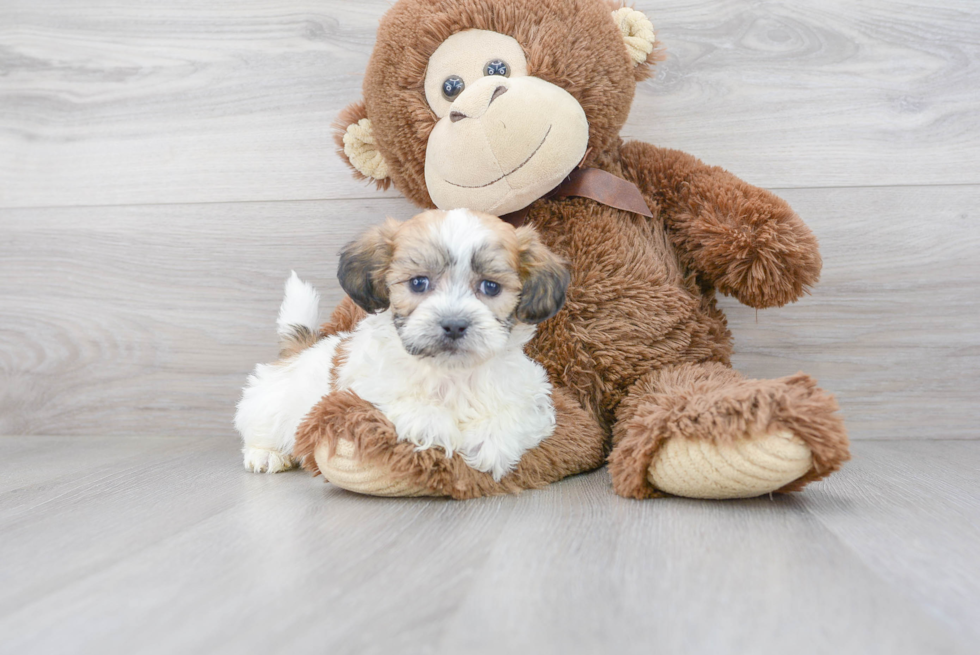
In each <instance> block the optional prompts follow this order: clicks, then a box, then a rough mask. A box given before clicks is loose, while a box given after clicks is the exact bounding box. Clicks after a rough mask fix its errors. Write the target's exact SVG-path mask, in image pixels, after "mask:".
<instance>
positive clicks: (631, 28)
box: [612, 7, 657, 66]
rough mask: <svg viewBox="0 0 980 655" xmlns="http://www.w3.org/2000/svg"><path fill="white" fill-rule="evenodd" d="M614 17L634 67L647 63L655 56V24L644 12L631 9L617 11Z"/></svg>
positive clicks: (613, 13) (623, 8)
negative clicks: (652, 55)
mask: <svg viewBox="0 0 980 655" xmlns="http://www.w3.org/2000/svg"><path fill="white" fill-rule="evenodd" d="M612 17H613V20H614V21H615V22H616V25H617V26H618V27H619V31H620V32H621V33H622V35H623V42H624V43H625V44H626V50H627V51H628V52H629V53H630V58H631V59H632V60H633V65H634V66H639V65H640V64H643V63H646V62H647V59H648V58H649V57H650V55H651V54H653V44H654V43H655V42H656V40H657V37H656V35H654V33H653V23H651V22H650V19H649V18H647V17H646V16H644V15H643V13H642V12H639V11H637V10H636V9H632V8H630V7H622V8H620V9H616V10H615V11H613V12H612Z"/></svg>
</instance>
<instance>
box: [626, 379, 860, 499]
mask: <svg viewBox="0 0 980 655" xmlns="http://www.w3.org/2000/svg"><path fill="white" fill-rule="evenodd" d="M613 442H614V445H613V451H612V454H610V456H609V471H610V473H611V475H612V480H613V488H614V489H615V490H616V493H618V494H619V495H621V496H626V497H627V498H650V497H653V496H658V495H663V494H672V495H676V496H686V497H689V498H717V499H723V498H751V497H753V496H762V495H765V494H768V493H771V492H774V491H779V492H787V491H799V490H800V489H802V488H803V487H804V486H806V485H807V484H808V483H810V482H813V481H815V480H819V479H821V478H824V477H826V476H828V475H830V474H831V473H833V472H834V471H836V470H837V469H838V468H840V466H841V464H843V463H844V462H845V461H847V459H848V458H849V457H850V455H849V453H848V440H847V433H846V432H845V431H844V423H843V421H842V420H841V418H840V416H839V415H838V413H837V402H836V401H835V400H834V399H833V397H831V396H829V395H828V394H826V393H824V392H823V391H822V390H821V389H820V388H818V387H817V385H816V382H815V381H814V380H813V379H812V378H810V377H809V376H807V375H804V374H803V373H797V374H796V375H791V376H788V377H785V378H779V379H776V380H748V379H746V378H744V377H742V375H741V374H740V373H738V372H737V371H734V370H732V369H731V368H729V367H727V366H725V365H723V364H720V363H715V362H706V363H699V364H681V365H677V366H671V367H666V368H662V369H657V370H656V371H652V372H650V373H649V374H647V375H646V376H644V377H643V378H641V379H640V380H639V381H638V382H637V383H636V384H635V385H634V386H633V387H632V388H631V389H630V391H629V393H628V394H627V397H626V398H625V399H624V400H623V402H622V403H621V404H620V407H619V410H618V411H617V415H616V424H615V425H614V426H613Z"/></svg>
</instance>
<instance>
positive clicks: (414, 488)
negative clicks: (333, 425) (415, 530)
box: [313, 439, 438, 496]
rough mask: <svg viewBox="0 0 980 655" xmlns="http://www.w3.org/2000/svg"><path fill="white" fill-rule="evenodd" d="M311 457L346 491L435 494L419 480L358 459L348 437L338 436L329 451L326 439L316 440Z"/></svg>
mask: <svg viewBox="0 0 980 655" xmlns="http://www.w3.org/2000/svg"><path fill="white" fill-rule="evenodd" d="M313 457H314V459H315V461H316V465H317V467H318V468H319V470H320V473H322V474H323V477H324V478H325V479H326V480H327V481H328V482H331V483H333V484H334V485H336V486H338V487H340V488H341V489H346V490H347V491H353V492H355V493H359V494H366V495H368V496H435V495H438V494H436V493H435V492H433V491H431V490H430V489H427V488H426V487H425V485H423V484H422V483H421V482H418V481H415V480H412V479H411V478H406V477H400V476H395V475H393V474H392V471H391V470H390V469H389V468H388V467H386V466H384V465H381V464H379V463H376V462H369V461H366V460H363V459H358V458H357V457H356V456H355V452H354V442H353V441H350V440H348V439H339V440H338V441H337V444H336V448H335V450H334V452H333V454H332V455H331V454H330V447H329V446H328V445H327V444H326V443H321V444H319V446H317V447H316V449H315V450H314V451H313Z"/></svg>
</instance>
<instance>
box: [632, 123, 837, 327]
mask: <svg viewBox="0 0 980 655" xmlns="http://www.w3.org/2000/svg"><path fill="white" fill-rule="evenodd" d="M621 156H622V162H623V168H624V173H625V174H626V176H627V177H628V178H630V181H632V182H633V183H635V184H636V185H637V186H638V187H639V188H640V191H641V192H642V193H643V195H644V197H645V198H646V199H647V201H648V202H650V203H651V207H650V208H651V209H652V210H653V211H654V214H657V213H658V210H659V214H660V217H661V218H663V220H664V222H665V224H666V226H667V231H668V234H669V237H670V240H671V242H672V244H673V246H674V248H676V249H677V251H678V254H679V255H680V257H681V261H682V263H683V264H684V265H685V266H687V267H689V268H690V269H693V270H694V271H696V272H698V273H699V274H700V275H701V277H702V278H703V279H705V280H706V281H708V282H710V283H711V284H713V285H714V286H715V288H717V289H718V290H719V291H721V292H722V293H724V294H727V295H732V296H734V297H735V298H737V299H738V300H739V301H740V302H742V303H744V304H746V305H749V306H750V307H755V308H758V309H763V308H765V307H779V306H782V305H785V304H786V303H789V302H793V301H794V300H797V299H798V298H799V297H800V296H801V295H803V294H804V293H806V292H807V291H808V289H809V288H810V286H812V285H813V284H815V283H816V281H817V279H818V278H819V276H820V266H821V261H820V253H819V251H818V249H817V239H816V237H814V236H813V233H812V232H810V229H809V228H808V227H807V226H806V225H805V224H804V223H803V221H802V220H801V219H800V217H799V216H797V215H796V213H795V212H794V211H793V210H792V209H791V208H790V206H789V205H788V204H787V203H786V202H785V201H784V200H781V199H780V198H777V197H776V196H775V195H773V194H771V193H769V192H768V191H766V190H764V189H760V188H758V187H754V186H752V185H750V184H747V183H745V182H743V181H742V180H740V179H738V178H737V177H735V176H734V175H732V174H731V173H729V172H728V171H725V170H724V169H721V168H718V167H717V166H707V165H705V164H704V163H702V162H701V161H700V160H698V159H697V158H695V157H693V156H691V155H689V154H687V153H684V152H680V151H679V150H668V149H666V148H657V147H655V146H652V145H649V144H647V143H641V142H636V141H633V142H630V143H627V144H625V145H624V146H623V148H622V151H621ZM654 205H656V206H654Z"/></svg>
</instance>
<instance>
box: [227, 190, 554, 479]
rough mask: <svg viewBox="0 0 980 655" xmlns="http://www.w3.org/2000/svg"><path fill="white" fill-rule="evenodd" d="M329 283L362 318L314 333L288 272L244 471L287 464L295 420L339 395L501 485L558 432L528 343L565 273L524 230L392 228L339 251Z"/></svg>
mask: <svg viewBox="0 0 980 655" xmlns="http://www.w3.org/2000/svg"><path fill="white" fill-rule="evenodd" d="M337 275H338V278H339V279H340V284H341V286H342V287H343V289H344V291H346V292H347V294H348V295H349V296H350V297H351V299H352V300H353V301H354V302H355V303H357V304H358V305H359V306H360V307H362V308H363V309H364V310H365V311H367V312H368V314H369V315H368V316H367V317H366V318H365V319H364V320H362V321H361V322H360V323H359V324H358V325H357V326H356V327H355V328H354V330H353V331H351V332H349V333H340V334H336V335H331V336H325V337H319V335H318V328H317V313H318V303H319V298H318V296H317V293H316V291H314V290H313V288H312V287H311V286H310V285H308V284H305V283H303V282H301V281H300V279H299V278H298V277H297V276H296V273H293V274H292V277H290V278H289V280H288V281H287V282H286V297H285V299H284V300H283V303H282V307H281V308H280V311H279V319H278V333H279V336H280V339H281V342H282V359H281V360H280V361H279V362H276V363H275V364H268V365H262V364H260V365H259V366H257V367H256V369H255V373H254V375H252V376H251V377H249V379H248V384H247V386H246V387H245V390H244V393H243V396H242V400H241V402H240V403H239V404H238V412H237V414H236V416H235V427H236V428H238V430H239V432H241V435H242V439H243V441H244V449H243V453H244V455H245V468H247V469H249V470H250V471H255V472H261V471H267V472H270V473H275V472H277V471H281V470H284V469H286V468H290V467H292V466H293V465H294V462H293V460H292V457H291V455H292V449H293V441H294V438H295V434H296V429H297V427H298V426H299V424H300V422H301V421H302V419H303V417H304V416H305V415H306V414H307V413H308V412H309V411H310V409H312V408H313V406H314V405H315V404H316V403H317V402H318V401H319V400H320V398H322V397H323V396H324V395H325V394H328V393H330V392H332V391H340V390H351V391H353V392H355V393H356V394H357V395H358V396H360V397H361V398H363V399H364V400H366V401H368V402H370V403H372V404H373V405H374V406H375V407H377V408H378V409H379V410H380V411H381V412H382V413H383V414H384V415H385V416H387V417H388V419H389V420H390V421H391V422H392V423H393V424H394V426H395V430H396V432H397V434H398V439H399V440H401V441H408V442H411V443H413V444H415V445H416V446H417V447H418V448H419V449H424V448H431V447H433V446H439V447H441V448H443V449H444V450H445V451H446V454H447V456H452V455H453V454H454V453H458V454H459V456H461V457H462V458H463V461H465V462H466V463H467V464H469V465H470V466H471V467H473V468H475V469H477V470H480V471H485V472H489V473H491V474H492V475H493V477H494V479H496V480H500V479H501V478H502V477H503V476H505V475H506V474H507V473H509V472H510V471H512V470H513V469H514V467H515V466H516V465H517V463H518V461H520V458H521V455H522V454H523V453H524V452H525V451H526V450H528V449H530V448H534V447H535V446H536V445H538V444H539V443H540V442H541V440H543V439H545V438H546V437H548V436H549V435H551V433H552V432H553V431H554V426H555V412H554V407H553V405H552V403H551V385H550V384H549V382H548V379H547V376H546V374H545V371H544V369H543V368H542V367H541V366H540V365H539V364H537V363H536V362H534V361H532V360H531V359H530V358H528V357H527V356H526V355H525V354H524V345H525V344H526V343H527V342H528V340H529V339H530V338H531V337H532V336H533V334H534V330H535V327H534V326H535V324H537V323H540V322H541V321H544V320H545V319H547V318H550V317H551V316H554V315H555V314H556V313H557V312H558V310H559V309H561V306H562V304H563V303H564V301H565V289H566V287H567V286H568V282H569V275H568V271H567V269H566V268H565V266H564V264H563V263H562V262H561V260H559V259H558V258H557V257H556V256H555V255H554V254H553V253H551V252H550V251H549V250H548V249H547V248H545V247H544V246H543V245H542V244H541V242H540V241H539V240H538V238H537V235H536V234H535V232H534V230H533V229H532V228H530V227H522V228H519V229H517V230H515V229H514V228H513V227H512V226H510V225H508V224H507V223H505V222H503V221H501V220H500V219H498V218H496V217H494V216H490V215H488V214H482V213H479V212H473V211H469V210H465V209H457V210H453V211H450V212H443V211H429V212H425V213H423V214H419V215H418V216H415V217H414V218H412V219H411V220H409V221H406V222H404V223H399V222H397V221H394V220H391V219H389V220H388V221H387V222H385V223H384V224H383V225H381V226H378V227H375V228H372V229H370V230H369V231H368V232H367V233H366V234H365V235H364V236H363V237H361V238H360V239H359V240H357V241H355V242H353V243H351V244H348V245H347V246H346V247H345V248H344V250H343V251H342V252H341V256H340V267H339V270H338V274H337Z"/></svg>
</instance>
